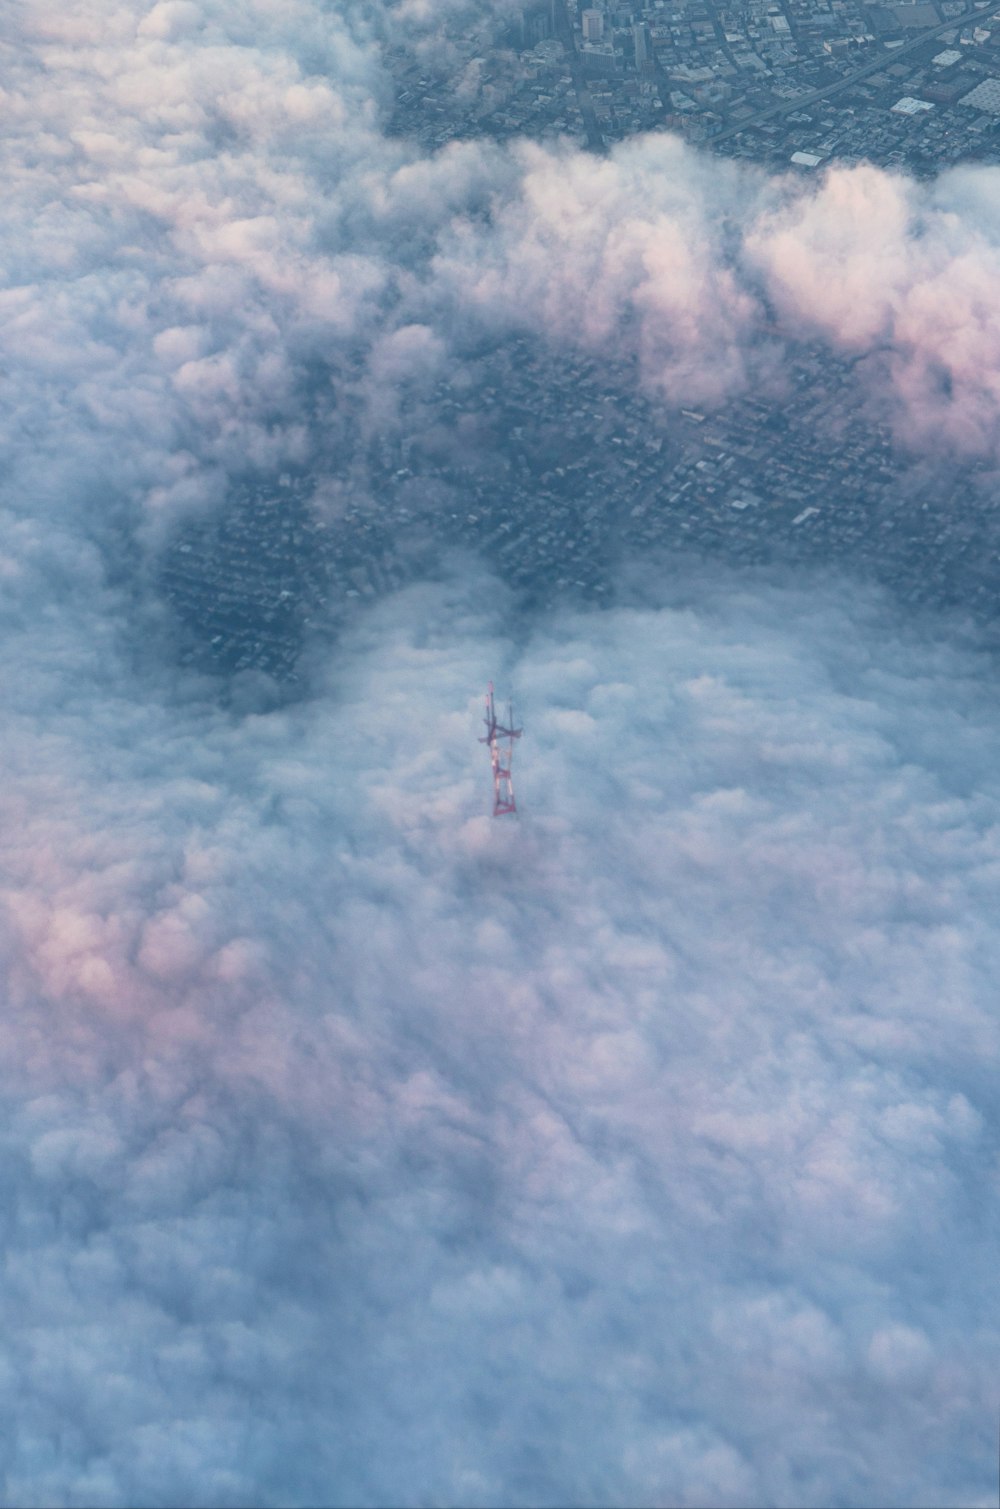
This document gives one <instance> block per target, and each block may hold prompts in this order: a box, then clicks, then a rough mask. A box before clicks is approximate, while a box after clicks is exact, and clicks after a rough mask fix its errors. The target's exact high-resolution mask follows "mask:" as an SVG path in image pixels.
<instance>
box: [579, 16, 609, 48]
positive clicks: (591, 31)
mask: <svg viewBox="0 0 1000 1509" xmlns="http://www.w3.org/2000/svg"><path fill="white" fill-rule="evenodd" d="M580 19H581V22H582V24H583V40H584V41H585V42H603V41H604V12H603V11H602V10H585V11H584V12H583V15H582V16H581V18H580Z"/></svg>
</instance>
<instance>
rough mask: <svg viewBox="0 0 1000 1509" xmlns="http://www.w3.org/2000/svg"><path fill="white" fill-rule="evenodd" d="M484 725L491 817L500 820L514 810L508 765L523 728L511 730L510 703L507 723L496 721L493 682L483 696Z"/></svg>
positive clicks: (483, 741) (512, 727) (512, 714)
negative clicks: (491, 778)
mask: <svg viewBox="0 0 1000 1509" xmlns="http://www.w3.org/2000/svg"><path fill="white" fill-rule="evenodd" d="M484 722H485V724H486V735H485V737H484V738H481V739H480V740H479V742H480V744H488V745H489V746H490V765H491V766H492V768H493V816H494V817H502V816H503V815H504V813H505V812H516V811H517V803H516V802H515V800H514V782H513V779H512V778H511V773H510V766H511V761H512V760H513V758H514V740H515V739H519V738H520V737H521V735H522V733H523V732H524V729H523V728H515V727H514V708H513V705H512V704H511V703H510V702H508V703H507V722H506V723H499V722H498V721H497V714H496V708H495V707H494V705H493V682H492V681H491V682H490V689H489V691H488V692H487V693H486V717H485V719H484Z"/></svg>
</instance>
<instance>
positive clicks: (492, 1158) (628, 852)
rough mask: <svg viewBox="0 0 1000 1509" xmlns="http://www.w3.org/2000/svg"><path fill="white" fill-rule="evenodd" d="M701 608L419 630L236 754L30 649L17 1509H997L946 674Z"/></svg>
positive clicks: (837, 628)
mask: <svg viewBox="0 0 1000 1509" xmlns="http://www.w3.org/2000/svg"><path fill="white" fill-rule="evenodd" d="M737 582H738V579H735V578H734V579H732V580H728V581H727V580H725V579H721V580H719V579H717V580H716V581H715V582H714V583H713V582H712V581H711V580H709V579H706V580H705V581H704V582H702V583H699V584H693V585H692V586H691V589H690V590H691V593H692V595H693V596H694V597H695V598H696V599H697V600H698V601H699V603H700V606H699V607H697V608H692V607H690V606H688V607H684V606H682V605H678V606H676V607H669V606H665V607H643V606H640V605H637V606H635V607H633V608H631V609H629V608H624V607H623V608H620V609H614V610H609V611H607V612H605V613H602V614H594V615H592V616H587V615H582V616H576V617H563V618H559V619H551V620H549V621H547V622H545V623H542V624H540V625H539V626H538V628H537V630H536V632H535V633H534V635H533V636H532V637H531V639H530V641H529V642H528V643H526V644H524V645H522V647H521V648H520V649H518V650H515V649H514V647H513V646H512V645H511V644H510V643H509V642H508V641H507V640H506V638H505V634H504V622H505V614H504V610H503V603H502V599H501V598H499V597H498V589H497V588H496V587H495V585H492V584H488V583H483V582H479V581H475V580H473V581H470V582H469V583H467V584H466V585H461V584H459V583H457V582H456V583H454V584H452V585H451V586H446V587H442V588H433V587H425V588H419V589H414V590H413V591H411V592H409V593H407V594H404V595H403V596H401V597H400V598H398V599H395V600H392V601H388V602H386V603H385V604H383V605H382V606H380V607H379V608H377V609H375V610H373V611H372V612H371V613H370V614H369V615H368V616H367V617H366V618H365V619H363V620H362V621H360V622H359V624H358V627H357V630H356V631H355V633H354V635H353V636H352V638H351V639H350V640H349V641H348V642H347V643H345V644H344V645H343V646H342V649H341V652H340V654H339V655H338V657H337V661H336V663H335V664H334V665H332V666H331V667H330V668H329V671H328V673H327V676H326V680H325V684H324V686H323V687H322V688H321V689H319V690H318V693H317V695H316V697H314V698H313V699H312V700H310V701H308V702H307V703H304V704H301V705H299V706H298V707H296V708H293V709H285V710H283V711H279V712H274V713H271V714H269V715H267V716H261V717H254V718H247V719H243V720H234V719H233V718H232V717H231V716H229V715H226V714H223V713H221V712H212V711H211V710H210V709H209V708H208V707H206V706H203V705H201V704H200V703H197V702H188V703H187V704H180V705H178V704H177V703H176V702H175V701H174V700H173V699H169V700H167V701H158V700H156V699H155V698H151V697H150V695H149V692H150V688H148V687H146V688H145V689H143V687H142V686H141V685H136V684H135V683H133V682H132V681H130V679H129V677H128V673H127V672H126V671H124V670H123V667H122V666H121V664H120V663H119V662H117V661H116V660H115V658H114V656H111V657H110V658H109V659H107V660H104V661H101V660H97V659H91V660H90V661H88V662H87V663H86V664H85V665H83V666H82V667H81V669H80V671H79V672H78V674H77V676H76V678H75V685H74V694H73V696H72V697H70V698H68V699H67V701H66V703H65V705H64V706H62V707H58V706H54V704H53V701H52V697H51V694H50V691H49V688H48V686H47V685H46V684H45V683H44V682H43V683H41V684H40V683H39V682H38V680H37V679H36V677H35V676H34V675H33V660H32V650H31V642H30V640H26V642H25V646H24V658H25V661H26V662H27V663H26V664H22V671H21V674H20V676H19V677H18V676H12V677H11V686H10V688H9V690H8V692H7V694H6V701H7V705H8V707H9V708H10V709H11V716H12V719H13V722H12V728H13V730H14V737H13V739H12V742H11V750H12V755H13V759H12V760H11V761H10V763H9V768H8V776H7V779H6V782H5V794H4V798H3V805H4V818H3V825H2V831H3V833H4V835H5V838H4V843H3V849H4V853H3V867H4V871H5V875H6V877H7V881H6V888H5V892H6V894H5V903H6V905H5V913H6V923H5V928H6V936H7V943H6V946H5V951H4V952H5V960H6V964H5V968H6V989H5V997H6V1000H7V1002H8V1025H7V1029H6V1031H5V1035H4V1045H3V1063H4V1077H5V1081H6V1084H7V1087H8V1088H7V1097H8V1105H9V1107H10V1108H11V1123H10V1126H11V1130H10V1133H9V1138H8V1153H7V1160H6V1166H7V1169H8V1179H9V1185H8V1189H9V1199H8V1204H7V1208H8V1211H9V1212H11V1213H12V1215H11V1221H10V1222H9V1224H8V1228H7V1237H6V1250H7V1257H8V1271H9V1274H10V1275H11V1277H10V1280H9V1282H8V1286H7V1290H6V1293H5V1303H6V1304H7V1305H8V1306H9V1316H8V1320H7V1322H6V1324H5V1334H8V1335H9V1336H10V1337H11V1338H12V1341H11V1351H10V1361H9V1366H10V1370H11V1371H10V1373H9V1375H8V1385H7V1394H6V1401H5V1405H4V1408H5V1409H6V1410H7V1411H8V1413H9V1417H10V1419H11V1421H12V1427H11V1429H10V1430H8V1431H7V1432H5V1439H6V1440H7V1441H8V1443H12V1444H9V1446H8V1448H7V1450H8V1456H7V1461H6V1471H7V1473H8V1477H7V1483H8V1487H7V1492H8V1495H9V1496H10V1497H12V1498H14V1499H16V1500H17V1501H18V1502H26V1503H32V1502H39V1503H40V1502H43V1501H45V1500H50V1501H51V1499H52V1498H58V1499H60V1500H62V1501H72V1500H73V1499H74V1498H76V1499H80V1498H85V1497H87V1496H90V1497H93V1496H94V1494H97V1495H98V1496H99V1497H100V1500H101V1501H102V1502H109V1503H110V1502H137V1501H146V1502H149V1501H155V1500H159V1499H163V1498H170V1499H175V1500H183V1499H186V1498H191V1497H192V1496H198V1497H200V1498H201V1499H202V1500H207V1501H211V1502H229V1501H232V1500H233V1499H236V1500H239V1501H241V1502H272V1501H275V1500H278V1499H280V1500H282V1501H294V1502H304V1501H315V1500H316V1499H317V1498H326V1499H327V1500H328V1501H329V1500H330V1499H331V1496H332V1497H333V1498H334V1499H335V1500H336V1501H343V1502H359V1501H361V1502H387V1501H393V1502H412V1501H415V1500H416V1499H417V1498H419V1497H421V1496H427V1495H430V1496H432V1497H439V1498H442V1499H445V1500H447V1501H456V1500H457V1499H459V1498H462V1499H464V1500H466V1501H469V1502H483V1503H490V1502H494V1503H495V1502H531V1503H537V1502H558V1501H562V1502H565V1501H572V1502H610V1501H615V1502H618V1501H620V1502H626V1501H627V1502H661V1501H663V1500H664V1499H668V1500H670V1501H674V1502H685V1503H692V1504H694V1503H698V1502H705V1501H706V1500H709V1499H710V1500H711V1501H713V1502H720V1503H722V1502H729V1503H747V1502H750V1503H764V1502H773V1503H800V1502H817V1503H818V1502H830V1501H832V1500H835V1499H837V1498H845V1497H849V1496H853V1497H855V1498H856V1499H857V1500H858V1501H861V1502H887V1501H889V1500H892V1501H895V1502H921V1501H925V1500H926V1499H927V1498H928V1497H932V1498H934V1499H936V1500H937V1501H938V1502H968V1501H970V1500H971V1499H973V1498H974V1497H975V1496H976V1495H977V1494H982V1493H985V1491H986V1489H987V1487H988V1475H989V1463H990V1461H991V1457H990V1452H989V1440H990V1426H989V1420H990V1418H991V1417H990V1409H989V1399H990V1387H991V1385H990V1381H989V1380H990V1369H991V1366H992V1363H991V1358H992V1355H993V1349H994V1346H995V1335H994V1332H995V1329H996V1310H995V1301H994V1299H993V1287H994V1286H993V1281H992V1263H991V1256H990V1255H991V1252H992V1245H993V1243H992V1238H991V1237H990V1234H989V1231H990V1226H989V1218H988V1216H985V1217H984V1211H985V1210H986V1209H988V1202H989V1200H990V1194H989V1192H990V1189H991V1188H992V1185H993V1184H994V1183H995V1179H996V1169H995V1159H994V1157H993V1155H992V1153H991V1145H992V1135H993V1130H992V1129H993V1120H994V1115H993V1109H992V1105H993V1102H992V1096H991V1089H990V1087H991V1084H992V1079H993V1077H994V1074H995V1064H996V1059H997V1056H998V1052H1000V1043H998V1028H997V1020H996V1014H995V1010H994V992H993V980H994V979H995V974H996V969H997V965H998V952H1000V932H998V929H997V925H996V919H995V906H994V904H993V892H994V879H995V875H996V871H997V864H998V855H1000V850H998V837H997V835H998V833H1000V826H998V816H1000V791H998V789H997V785H996V780H995V776H994V773H993V770H992V763H991V760H990V756H989V751H990V750H991V749H992V747H993V744H994V742H995V738H996V730H995V728H994V723H995V721H996V720H995V717H994V715H993V712H992V710H991V709H990V707H989V705H988V703H984V701H983V699H982V696H981V677H982V676H983V674H984V671H985V667H984V664H983V662H982V661H981V660H979V659H978V658H977V657H976V656H975V654H974V653H973V652H972V651H971V650H963V649H961V648H960V647H954V648H951V649H948V648H946V647H945V646H944V645H942V644H941V643H937V644H935V643H933V642H931V641H929V640H928V639H925V638H923V637H921V635H920V634H919V633H917V632H913V633H912V634H907V633H904V632H901V631H900V629H899V627H898V626H897V625H894V623H893V620H892V618H891V616H890V615H889V610H888V609H887V608H886V607H885V606H883V605H881V604H879V603H878V602H877V601H876V600H873V599H861V600H859V599H858V597H857V594H856V590H855V589H850V590H848V589H847V588H846V587H845V588H843V589H841V588H837V587H828V588H822V589H821V588H819V587H817V588H816V590H815V591H814V590H812V588H810V587H805V588H803V589H802V590H801V591H797V590H793V589H791V588H784V589H782V588H780V587H778V586H776V585H770V586H769V585H767V584H766V583H764V584H760V585H759V587H758V589H757V590H756V591H754V592H752V593H749V592H741V591H739V590H736V589H737ZM489 599H492V600H493V601H494V602H495V603H496V605H497V606H496V608H495V611H494V613H493V615H492V616H490V615H487V617H486V618H485V619H484V617H483V614H482V610H481V605H482V603H483V602H484V601H487V600H489ZM78 630H79V625H73V626H72V628H70V627H69V626H64V627H63V629H62V630H61V631H60V632H65V633H66V634H67V636H68V637H69V636H70V634H71V633H72V634H73V635H75V634H76V633H77V632H78ZM875 645H877V646H878V653H877V654H875V655H873V646H875ZM61 653H62V656H63V659H64V661H65V660H68V659H69V656H70V653H71V648H70V645H69V644H67V645H66V646H64V647H63V648H62V651H61ZM34 654H35V655H36V656H37V658H38V662H39V663H40V664H48V665H50V666H51V665H54V664H58V663H59V654H60V647H59V646H58V645H57V644H56V643H55V642H53V641H50V642H49V643H48V644H45V645H38V646H36V648H35V651H34ZM496 668H502V669H503V673H504V683H505V684H506V683H507V682H510V683H511V684H513V685H514V687H515V688H516V689H517V691H518V693H519V697H520V710H521V712H522V713H523V716H524V719H525V724H526V728H527V733H526V736H525V739H524V741H523V743H522V747H521V748H520V749H519V751H518V760H519V761H520V764H521V768H520V793H521V803H522V809H523V812H522V817H521V818H520V820H519V821H518V822H516V823H515V822H511V823H503V822H494V821H492V820H491V819H490V818H489V817H488V816H486V812H487V810H488V790H487V788H488V767H487V765H486V762H485V757H484V754H483V750H482V749H481V747H480V746H478V745H477V744H476V742H475V735H476V732H477V729H476V719H477V718H478V716H479V713H478V707H477V703H478V697H477V696H476V695H475V692H476V689H477V688H478V686H479V685H480V683H482V682H483V681H484V680H485V678H486V676H487V675H488V674H489V672H490V671H491V670H494V669H496ZM84 711H85V713H86V722H84V721H83V719H82V716H81V714H82V713H83V712H84ZM991 1066H992V1067H991ZM15 1211H16V1213H17V1214H16V1219H15V1218H14V1216H13V1212H15ZM984 1219H985V1225H984ZM54 1414H58V1415H59V1417H60V1418H67V1419H68V1420H69V1421H70V1422H71V1424H70V1425H69V1426H67V1428H66V1429H65V1430H64V1431H63V1433H62V1435H60V1436H59V1437H54V1436H53V1435H52V1434H51V1431H50V1430H49V1428H48V1424H49V1422H50V1421H51V1420H52V1418H53V1415H54ZM928 1422H932V1423H931V1424H929V1423H928ZM13 1443H16V1444H13ZM977 1453H980V1454H981V1456H982V1461H981V1462H979V1460H978V1457H977ZM94 1474H97V1476H94ZM331 1483H333V1484H335V1485H336V1490H335V1492H334V1493H333V1494H332V1495H331V1490H330V1487H329V1485H330V1484H331ZM203 1485H208V1486H207V1487H206V1486H203ZM213 1485H214V1486H213Z"/></svg>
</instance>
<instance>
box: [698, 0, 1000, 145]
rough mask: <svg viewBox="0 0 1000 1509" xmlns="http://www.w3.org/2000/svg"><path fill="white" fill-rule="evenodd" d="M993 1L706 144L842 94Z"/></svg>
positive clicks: (771, 107) (972, 17) (985, 0)
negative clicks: (844, 76)
mask: <svg viewBox="0 0 1000 1509" xmlns="http://www.w3.org/2000/svg"><path fill="white" fill-rule="evenodd" d="M989 8H990V0H979V3H978V4H976V5H971V6H969V8H968V9H967V10H964V11H963V12H962V13H961V15H959V16H949V18H948V20H947V21H942V22H941V23H940V25H938V26H928V27H926V28H925V30H923V31H921V32H920V33H919V35H918V36H916V37H914V38H913V40H912V41H910V42H904V43H903V44H902V46H900V47H893V48H892V49H888V50H883V51H882V52H880V53H879V55H878V57H877V58H876V59H875V60H874V62H871V63H865V64H864V65H863V67H861V68H857V69H855V71H854V72H853V73H851V74H848V75H847V77H846V78H841V79H837V80H836V81H835V82H834V83H832V84H824V85H823V87H822V88H821V89H811V90H809V92H808V93H807V94H797V95H796V96H795V98H794V99H788V100H782V101H781V102H780V103H779V104H777V105H768V106H767V107H766V108H765V109H763V110H758V111H757V112H756V114H754V115H748V116H747V118H746V120H741V121H740V122H739V123H738V124H737V125H733V126H727V127H726V128H725V130H723V131H719V132H717V133H716V135H715V136H709V137H706V139H705V142H704V145H705V146H707V147H716V146H718V145H719V144H720V143H721V142H724V141H730V140H731V139H732V138H733V137H734V136H738V135H739V134H740V132H741V131H752V130H753V128H754V126H760V125H763V124H764V122H765V121H769V120H776V119H777V118H778V117H779V116H782V115H788V114H789V113H790V112H791V111H792V110H805V109H808V107H809V106H810V105H816V104H818V103H819V101H820V100H826V99H829V98H830V97H831V96H832V95H834V94H843V93H844V91H845V90H847V89H853V87H854V85H855V84H858V83H860V82H861V80H862V79H867V78H869V77H870V75H871V74H873V73H878V72H880V70H881V69H883V68H885V67H887V66H888V65H889V64H891V63H894V62H895V61H896V59H897V58H905V56H906V54H907V53H909V52H915V51H916V49H917V48H918V47H922V46H923V44H924V43H925V42H926V41H927V40H928V38H930V37H938V36H940V35H941V33H942V32H943V31H951V30H953V29H954V28H957V27H960V26H964V25H965V23H966V22H967V21H974V20H976V19H977V17H979V16H981V15H982V14H983V12H984V11H986V10H989Z"/></svg>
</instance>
